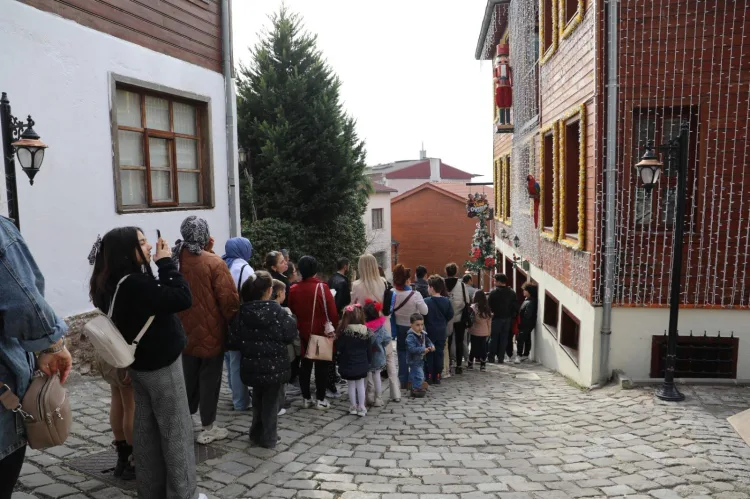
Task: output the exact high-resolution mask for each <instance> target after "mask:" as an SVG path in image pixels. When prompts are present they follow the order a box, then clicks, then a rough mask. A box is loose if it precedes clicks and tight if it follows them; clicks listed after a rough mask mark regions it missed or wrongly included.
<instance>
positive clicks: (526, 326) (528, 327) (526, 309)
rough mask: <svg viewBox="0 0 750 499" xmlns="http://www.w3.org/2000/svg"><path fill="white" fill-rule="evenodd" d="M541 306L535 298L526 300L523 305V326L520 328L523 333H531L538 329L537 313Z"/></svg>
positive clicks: (520, 313) (521, 313) (521, 314)
mask: <svg viewBox="0 0 750 499" xmlns="http://www.w3.org/2000/svg"><path fill="white" fill-rule="evenodd" d="M538 306H539V304H538V302H537V300H536V299H535V298H526V300H524V302H523V303H522V304H521V311H520V312H519V315H520V316H521V325H520V326H519V327H518V330H519V332H521V333H530V332H531V331H533V330H534V328H535V327H536V313H537V307H538Z"/></svg>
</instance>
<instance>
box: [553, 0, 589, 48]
mask: <svg viewBox="0 0 750 499" xmlns="http://www.w3.org/2000/svg"><path fill="white" fill-rule="evenodd" d="M559 1H560V6H559V7H558V9H557V10H558V13H559V16H560V24H559V26H560V39H561V40H565V39H566V38H568V37H569V36H570V35H571V33H573V31H575V30H576V28H577V27H578V26H579V25H580V24H581V23H582V22H583V14H584V5H583V0H578V9H576V13H575V15H574V16H573V19H571V20H570V22H569V23H567V24H565V18H564V17H565V7H564V2H565V0H559Z"/></svg>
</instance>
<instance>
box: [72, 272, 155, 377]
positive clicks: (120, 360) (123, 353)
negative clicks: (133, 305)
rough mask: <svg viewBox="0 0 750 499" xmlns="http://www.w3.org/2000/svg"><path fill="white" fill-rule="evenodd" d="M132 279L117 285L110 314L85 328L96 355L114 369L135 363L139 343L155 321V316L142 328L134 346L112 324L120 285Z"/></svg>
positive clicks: (93, 321)
mask: <svg viewBox="0 0 750 499" xmlns="http://www.w3.org/2000/svg"><path fill="white" fill-rule="evenodd" d="M128 277H130V276H129V275H126V276H125V277H123V278H122V279H120V282H118V283H117V288H116V289H115V294H114V296H112V303H110V305H109V312H108V313H107V315H101V314H100V315H97V316H96V317H94V318H93V319H91V320H90V321H88V322H87V323H86V325H84V326H83V329H84V331H86V334H87V336H88V338H89V339H90V340H91V344H92V345H94V348H95V349H96V353H97V355H98V356H99V358H100V359H101V360H102V361H103V362H106V363H107V364H109V365H110V366H112V367H116V368H122V367H128V366H129V365H131V364H132V363H133V362H134V361H135V349H136V348H137V347H138V342H139V341H141V338H142V337H143V335H144V334H146V331H147V330H148V328H149V326H150V325H151V323H152V322H153V321H154V317H155V316H153V315H152V316H151V317H149V318H148V320H147V321H146V324H145V325H144V326H143V328H141V330H140V332H139V333H138V336H136V337H135V339H134V340H133V343H132V344H128V342H127V341H125V338H124V337H123V336H122V333H121V332H120V330H119V329H117V326H115V323H114V322H112V312H113V311H114V309H115V300H116V299H117V293H118V291H120V285H121V284H122V283H123V282H125V279H127V278H128Z"/></svg>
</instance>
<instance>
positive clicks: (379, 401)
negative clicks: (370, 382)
mask: <svg viewBox="0 0 750 499" xmlns="http://www.w3.org/2000/svg"><path fill="white" fill-rule="evenodd" d="M372 405H373V406H375V407H383V406H384V405H385V402H383V399H382V398H380V397H375V402H374V403H373V404H372Z"/></svg>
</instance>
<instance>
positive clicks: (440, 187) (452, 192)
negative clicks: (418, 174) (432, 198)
mask: <svg viewBox="0 0 750 499" xmlns="http://www.w3.org/2000/svg"><path fill="white" fill-rule="evenodd" d="M423 189H432V190H433V191H435V192H439V193H440V194H443V195H444V196H446V197H449V198H451V199H454V200H456V201H460V202H462V203H464V204H466V200H467V199H468V197H469V194H474V193H475V192H482V193H484V194H486V195H487V201H489V203H490V207H491V208H494V207H495V196H494V195H493V190H492V187H488V186H482V185H466V184H464V183H461V182H456V183H453V182H425V183H424V184H420V185H418V186H417V187H415V188H413V189H411V190H409V191H406V192H404V193H403V194H400V195H398V196H396V197H395V198H393V199H391V204H393V203H397V202H399V201H401V200H402V199H405V198H407V197H409V196H411V195H413V194H416V193H417V192H420V191H421V190H423Z"/></svg>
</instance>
